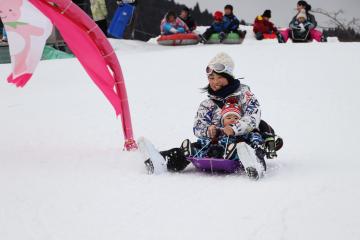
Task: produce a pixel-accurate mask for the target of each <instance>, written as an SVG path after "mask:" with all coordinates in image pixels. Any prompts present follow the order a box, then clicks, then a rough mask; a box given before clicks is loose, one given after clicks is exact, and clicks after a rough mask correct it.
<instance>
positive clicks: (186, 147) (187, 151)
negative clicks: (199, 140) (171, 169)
mask: <svg viewBox="0 0 360 240" xmlns="http://www.w3.org/2000/svg"><path fill="white" fill-rule="evenodd" d="M180 148H181V149H182V151H183V152H184V156H185V157H189V156H192V149H191V142H190V140H189V139H185V140H184V141H183V142H182V143H181V147H180Z"/></svg>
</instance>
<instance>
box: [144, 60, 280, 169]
mask: <svg viewBox="0 0 360 240" xmlns="http://www.w3.org/2000/svg"><path fill="white" fill-rule="evenodd" d="M233 70H234V62H233V60H232V58H231V57H230V56H229V55H227V54H226V53H219V54H217V55H216V56H215V57H214V58H213V59H212V60H211V61H210V63H209V64H208V66H207V68H206V73H207V76H208V81H209V84H208V85H207V86H206V87H205V88H204V90H205V91H206V92H207V93H208V99H206V100H204V101H202V102H201V104H200V106H199V108H198V111H197V113H196V117H195V121H194V127H193V131H194V134H195V136H196V137H197V138H209V139H212V140H215V139H217V137H218V134H219V131H221V130H222V131H223V132H224V134H225V135H226V136H234V137H237V138H241V137H245V138H247V136H248V135H249V134H250V133H252V132H259V133H260V136H261V139H256V138H255V137H254V138H252V139H251V138H247V139H248V141H247V143H248V144H250V145H251V146H253V147H254V148H256V149H258V150H259V151H256V154H257V155H258V157H259V158H261V157H262V158H264V155H266V156H267V157H268V158H273V157H276V151H277V150H279V149H280V148H281V147H282V139H281V138H278V139H275V138H276V136H275V132H274V130H273V129H272V128H271V126H270V125H268V124H267V123H266V122H265V121H263V120H261V119H260V115H261V110H260V104H259V102H258V100H257V99H256V97H255V96H254V94H253V93H252V92H251V91H250V88H249V87H248V86H246V85H245V84H242V83H240V81H239V80H238V79H235V77H234V74H233ZM229 99H236V101H235V102H233V103H236V104H237V105H238V106H240V107H241V111H240V113H241V114H240V119H239V120H238V121H237V122H236V123H235V124H233V126H230V127H229V126H228V127H222V125H221V109H222V108H223V107H224V105H225V104H226V102H227V101H228V100H229ZM232 101H234V100H232ZM192 147H194V148H197V146H196V143H192V144H190V141H189V140H184V142H183V143H182V144H181V148H173V149H170V150H167V151H162V152H160V154H161V155H162V156H163V157H164V158H165V159H166V160H167V168H168V170H170V171H182V170H184V169H185V168H186V166H187V165H188V164H189V163H190V162H189V161H188V160H187V159H186V157H188V156H190V155H192V154H196V153H195V152H196V151H194V153H193V151H192ZM260 150H261V151H260ZM228 152H229V151H228ZM227 155H228V154H227ZM230 157H231V156H230ZM145 164H149V161H148V162H145Z"/></svg>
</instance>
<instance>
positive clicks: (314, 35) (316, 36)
mask: <svg viewBox="0 0 360 240" xmlns="http://www.w3.org/2000/svg"><path fill="white" fill-rule="evenodd" d="M296 10H297V14H296V15H295V16H294V17H293V19H292V20H291V22H290V24H289V27H290V28H288V29H285V30H281V31H280V33H281V36H282V39H283V41H282V42H284V43H285V42H287V40H288V39H289V36H290V34H291V24H292V23H293V22H295V21H296V18H297V16H298V14H300V12H303V11H305V14H306V21H309V22H310V23H311V25H309V27H308V29H307V30H308V31H309V35H310V39H311V40H315V41H317V42H326V41H327V40H326V38H325V37H324V35H323V34H322V32H320V31H318V30H316V27H317V22H316V19H315V16H314V15H312V14H311V13H310V11H311V5H310V4H308V3H307V2H306V1H303V0H301V1H298V3H297V6H296Z"/></svg>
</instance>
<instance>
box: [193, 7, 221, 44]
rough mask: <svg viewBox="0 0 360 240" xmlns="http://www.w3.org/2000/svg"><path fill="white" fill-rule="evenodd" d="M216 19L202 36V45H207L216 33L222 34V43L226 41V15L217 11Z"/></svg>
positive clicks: (214, 16)
mask: <svg viewBox="0 0 360 240" xmlns="http://www.w3.org/2000/svg"><path fill="white" fill-rule="evenodd" d="M213 18H214V22H213V23H212V24H211V26H210V27H209V28H208V29H206V31H205V32H204V33H203V34H200V35H199V37H200V42H202V43H206V42H207V41H208V40H209V39H210V37H211V35H212V34H214V33H219V34H220V41H223V40H224V39H225V36H226V35H225V33H224V30H225V27H224V22H223V18H224V15H223V13H222V12H220V11H216V12H215V13H214V15H213Z"/></svg>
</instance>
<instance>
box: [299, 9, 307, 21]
mask: <svg viewBox="0 0 360 240" xmlns="http://www.w3.org/2000/svg"><path fill="white" fill-rule="evenodd" d="M299 18H305V19H307V16H306V12H305V9H301V10H300V12H299V14H298V15H297V16H296V19H299Z"/></svg>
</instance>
